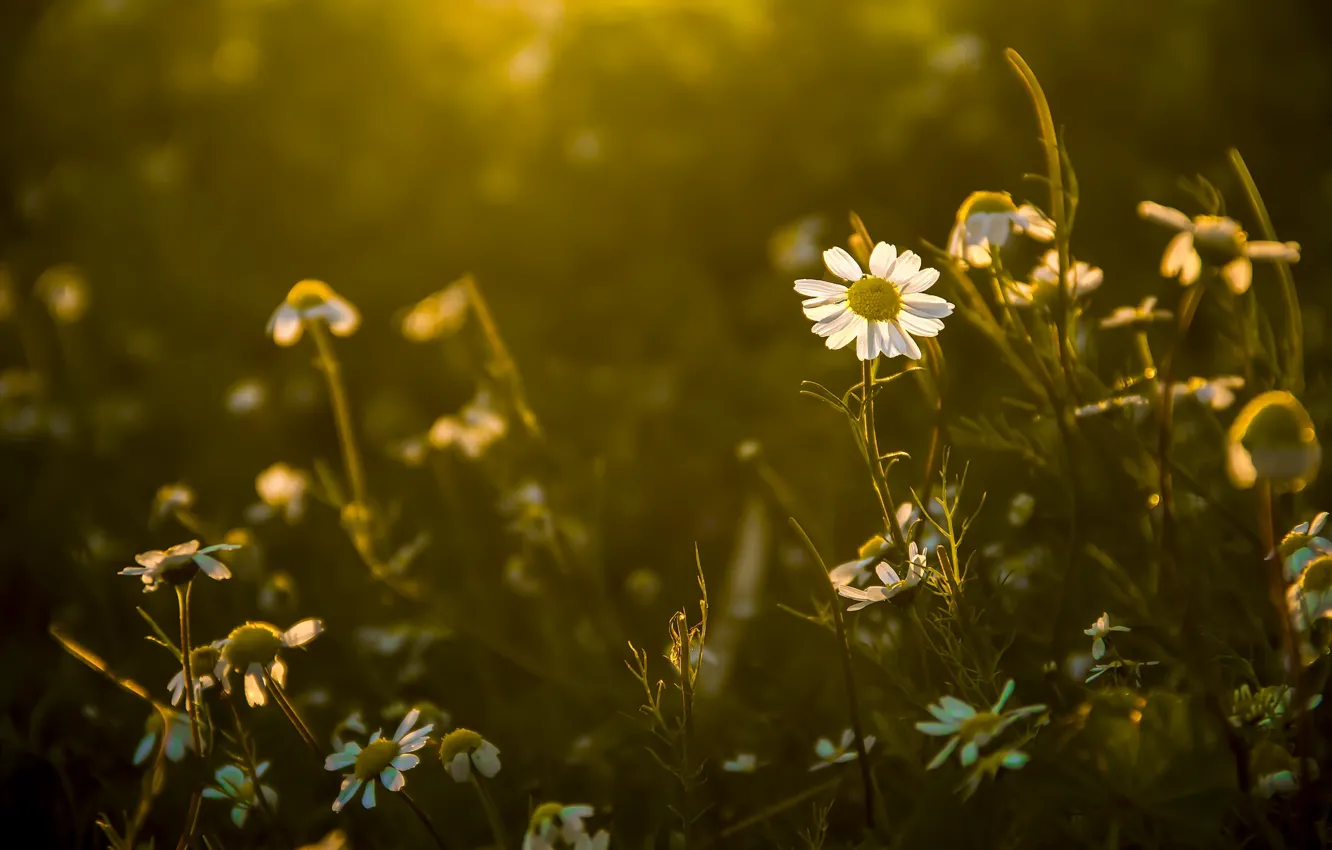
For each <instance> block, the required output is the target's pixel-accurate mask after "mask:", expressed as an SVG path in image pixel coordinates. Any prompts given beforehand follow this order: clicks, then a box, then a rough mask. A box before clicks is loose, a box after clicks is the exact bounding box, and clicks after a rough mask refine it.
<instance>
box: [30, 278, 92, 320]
mask: <svg viewBox="0 0 1332 850" xmlns="http://www.w3.org/2000/svg"><path fill="white" fill-rule="evenodd" d="M33 292H34V293H35V294H36V295H37V297H38V298H40V299H42V300H43V301H45V302H46V309H47V310H48V311H49V312H50V313H51V318H52V319H55V320H56V321H57V322H59V323H61V324H73V323H74V322H77V321H78V320H79V319H82V318H83V316H84V314H85V313H87V312H88V302H89V300H90V299H89V296H88V281H87V279H86V278H85V277H84V276H83V272H82V271H80V270H79V268H78V266H75V265H72V264H70V263H62V264H60V265H58V266H52V267H51V268H49V269H47V270H46V271H44V272H42V274H41V277H39V278H37V283H36V285H35V286H34V287H33Z"/></svg>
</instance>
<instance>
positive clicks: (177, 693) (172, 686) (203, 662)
mask: <svg viewBox="0 0 1332 850" xmlns="http://www.w3.org/2000/svg"><path fill="white" fill-rule="evenodd" d="M221 643H222V642H221V641H217V642H214V643H212V644H209V645H208V646H196V647H195V648H194V649H192V650H190V670H191V671H192V672H193V673H194V701H195V702H196V703H197V702H199V700H200V699H202V698H203V692H204V691H206V690H207V689H209V688H211V687H212V686H213V685H216V684H217V679H215V678H213V671H214V670H215V669H217V663H218V662H219V661H221V660H222V650H221V648H220V647H221ZM167 688H168V689H169V690H170V691H171V704H172V705H180V698H181V697H182V696H184V694H185V671H184V669H181V670H177V671H176V675H174V676H172V677H171V681H170V682H168V683H167Z"/></svg>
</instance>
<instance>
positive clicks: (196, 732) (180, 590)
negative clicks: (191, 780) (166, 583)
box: [176, 581, 204, 758]
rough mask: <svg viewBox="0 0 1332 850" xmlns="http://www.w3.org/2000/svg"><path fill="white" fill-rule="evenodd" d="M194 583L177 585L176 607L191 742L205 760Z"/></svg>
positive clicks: (197, 754)
mask: <svg viewBox="0 0 1332 850" xmlns="http://www.w3.org/2000/svg"><path fill="white" fill-rule="evenodd" d="M193 584H194V582H193V581H187V582H185V584H183V585H181V584H178V585H176V606H177V608H178V609H179V610H180V666H181V672H182V674H183V675H184V676H185V713H186V714H188V715H189V716H190V741H191V742H192V743H193V744H194V754H195V755H196V756H198V757H199V758H203V754H204V751H203V733H202V731H201V730H200V728H199V707H198V706H197V705H196V704H195V700H194V670H193V669H192V666H191V663H190V649H191V646H190V587H191V586H192V585H193Z"/></svg>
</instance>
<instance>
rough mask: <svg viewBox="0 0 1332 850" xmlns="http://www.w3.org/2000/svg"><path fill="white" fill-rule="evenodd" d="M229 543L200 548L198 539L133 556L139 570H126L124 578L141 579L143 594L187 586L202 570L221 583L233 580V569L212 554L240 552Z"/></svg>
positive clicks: (135, 568)
mask: <svg viewBox="0 0 1332 850" xmlns="http://www.w3.org/2000/svg"><path fill="white" fill-rule="evenodd" d="M239 548H240V547H239V546H236V545H234V544H230V543H217V544H214V545H212V546H205V547H204V548H202V549H200V548H199V541H198V540H191V541H189V542H187V543H179V544H177V545H175V546H172V547H171V548H170V549H167V550H166V551H165V552H163V551H161V550H158V549H153V550H151V551H148V552H142V553H140V554H138V555H135V556H134V560H136V561H138V562H139V566H137V567H126V568H125V569H123V570H121V571H120V575H122V576H138V577H139V578H140V579H141V580H142V581H143V585H144V587H143V592H144V593H149V592H151V591H154V590H157V588H158V586H159V585H161V584H163V583H166V584H170V585H180V584H186V583H187V582H189V581H190V580H191V579H193V578H194V576H195V575H196V574H198V572H199V571H200V570H202V571H203V573H204V575H206V576H208V577H209V578H211V579H215V580H217V581H221V580H223V579H228V578H231V570H229V569H227V566H226V564H224V563H222V562H221V561H219V560H217V559H216V558H214V557H212V555H211V554H210V553H212V552H229V551H231V550H233V549H239Z"/></svg>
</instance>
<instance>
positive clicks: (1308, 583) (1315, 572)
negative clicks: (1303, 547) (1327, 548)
mask: <svg viewBox="0 0 1332 850" xmlns="http://www.w3.org/2000/svg"><path fill="white" fill-rule="evenodd" d="M1329 588H1332V555H1320V556H1319V557H1317V558H1314V559H1313V560H1312V561H1310V562H1309V564H1308V566H1306V567H1305V568H1304V572H1303V573H1301V574H1300V589H1301V590H1303V591H1304V592H1305V593H1324V592H1326V591H1327V590H1328V589H1329Z"/></svg>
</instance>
